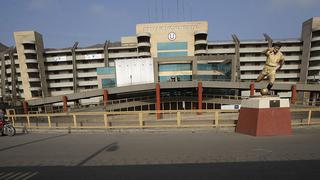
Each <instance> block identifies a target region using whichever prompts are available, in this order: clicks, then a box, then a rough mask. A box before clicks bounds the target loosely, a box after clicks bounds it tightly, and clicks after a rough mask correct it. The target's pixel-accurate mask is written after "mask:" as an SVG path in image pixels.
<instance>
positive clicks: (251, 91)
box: [250, 81, 254, 96]
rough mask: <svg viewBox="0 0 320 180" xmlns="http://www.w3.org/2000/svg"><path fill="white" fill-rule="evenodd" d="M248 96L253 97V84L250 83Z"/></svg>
mask: <svg viewBox="0 0 320 180" xmlns="http://www.w3.org/2000/svg"><path fill="white" fill-rule="evenodd" d="M250 96H254V82H253V81H251V82H250Z"/></svg>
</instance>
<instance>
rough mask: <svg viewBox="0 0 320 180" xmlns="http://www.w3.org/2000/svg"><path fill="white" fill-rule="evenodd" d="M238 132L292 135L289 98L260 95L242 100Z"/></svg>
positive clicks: (257, 134) (259, 134)
mask: <svg viewBox="0 0 320 180" xmlns="http://www.w3.org/2000/svg"><path fill="white" fill-rule="evenodd" d="M236 132H237V133H243V134H248V135H252V136H276V135H290V134H291V113H290V103H289V99H280V98H279V97H278V96H258V97H250V98H249V99H245V100H242V102H241V109H240V113H239V117H238V122H237V127H236Z"/></svg>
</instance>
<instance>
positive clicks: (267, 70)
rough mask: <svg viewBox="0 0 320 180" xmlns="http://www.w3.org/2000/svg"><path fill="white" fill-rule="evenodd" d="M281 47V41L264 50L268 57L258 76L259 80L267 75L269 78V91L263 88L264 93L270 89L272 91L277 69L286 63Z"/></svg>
mask: <svg viewBox="0 0 320 180" xmlns="http://www.w3.org/2000/svg"><path fill="white" fill-rule="evenodd" d="M280 48H281V44H280V43H274V44H273V45H272V47H271V48H268V49H266V50H265V51H263V53H264V54H265V56H266V57H267V59H266V63H265V65H264V67H263V69H262V71H261V73H260V75H259V76H258V78H257V82H260V81H262V80H263V79H264V78H265V77H266V76H267V77H268V79H269V84H268V86H267V91H266V90H265V89H262V91H261V94H262V95H265V94H266V93H267V92H268V91H270V89H271V88H272V86H273V83H274V81H275V79H276V71H277V70H279V69H281V68H282V65H283V64H284V56H283V54H282V53H281V52H280ZM262 92H263V93H262Z"/></svg>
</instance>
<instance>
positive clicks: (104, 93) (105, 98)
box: [103, 89, 108, 106]
mask: <svg viewBox="0 0 320 180" xmlns="http://www.w3.org/2000/svg"><path fill="white" fill-rule="evenodd" d="M107 103H108V90H106V89H104V90H103V105H104V106H107Z"/></svg>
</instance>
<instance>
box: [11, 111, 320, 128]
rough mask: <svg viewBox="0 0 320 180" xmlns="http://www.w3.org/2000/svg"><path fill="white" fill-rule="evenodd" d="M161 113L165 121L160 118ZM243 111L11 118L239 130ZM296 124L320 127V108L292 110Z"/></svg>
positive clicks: (33, 123) (29, 122) (34, 124)
mask: <svg viewBox="0 0 320 180" xmlns="http://www.w3.org/2000/svg"><path fill="white" fill-rule="evenodd" d="M157 113H160V114H161V119H157ZM238 113H239V110H220V109H217V110H161V111H138V112H136V111H132V112H77V113H56V114H16V115H8V117H9V118H10V120H11V121H12V123H13V125H14V126H15V127H18V128H21V127H25V128H29V129H61V128H62V129H126V128H186V127H194V128H196V127H207V128H208V127H216V128H217V127H235V126H236V123H237V120H238ZM291 116H292V125H293V126H296V125H314V124H320V108H303V109H291Z"/></svg>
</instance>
